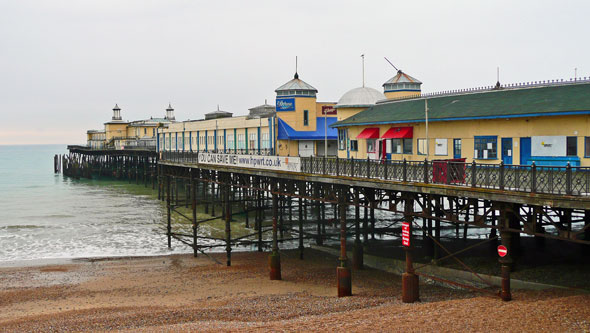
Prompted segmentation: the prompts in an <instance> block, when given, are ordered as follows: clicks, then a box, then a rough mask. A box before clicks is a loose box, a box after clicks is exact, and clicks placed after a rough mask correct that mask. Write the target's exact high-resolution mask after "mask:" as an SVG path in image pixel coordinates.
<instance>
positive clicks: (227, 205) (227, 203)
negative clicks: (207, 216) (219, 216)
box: [222, 174, 231, 266]
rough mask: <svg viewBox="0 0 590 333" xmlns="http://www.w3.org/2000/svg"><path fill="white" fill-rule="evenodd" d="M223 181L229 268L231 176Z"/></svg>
mask: <svg viewBox="0 0 590 333" xmlns="http://www.w3.org/2000/svg"><path fill="white" fill-rule="evenodd" d="M223 180H224V181H225V182H226V183H225V184H224V185H223V193H222V195H223V203H224V204H223V206H224V207H223V208H224V212H225V214H224V215H225V252H226V254H227V266H231V225H230V222H231V206H230V201H229V192H230V185H229V182H230V177H229V174H228V175H227V176H224V177H223Z"/></svg>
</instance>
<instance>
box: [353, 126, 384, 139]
mask: <svg viewBox="0 0 590 333" xmlns="http://www.w3.org/2000/svg"><path fill="white" fill-rule="evenodd" d="M356 138H357V139H379V128H377V127H371V128H365V129H364V130H363V131H362V132H361V134H359V135H357V136H356Z"/></svg>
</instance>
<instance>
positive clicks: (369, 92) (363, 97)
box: [336, 87, 387, 108]
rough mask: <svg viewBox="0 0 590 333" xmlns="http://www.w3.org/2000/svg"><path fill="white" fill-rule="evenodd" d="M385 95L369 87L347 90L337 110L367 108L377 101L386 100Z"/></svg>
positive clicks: (337, 105) (339, 101)
mask: <svg viewBox="0 0 590 333" xmlns="http://www.w3.org/2000/svg"><path fill="white" fill-rule="evenodd" d="M386 98H387V97H385V95H383V93H382V92H380V91H379V90H377V89H373V88H369V87H360V88H354V89H352V90H349V91H348V92H347V93H345V94H344V95H342V97H341V98H340V100H338V104H336V107H337V108H353V107H369V106H372V105H375V103H376V102H377V101H380V100H382V99H386Z"/></svg>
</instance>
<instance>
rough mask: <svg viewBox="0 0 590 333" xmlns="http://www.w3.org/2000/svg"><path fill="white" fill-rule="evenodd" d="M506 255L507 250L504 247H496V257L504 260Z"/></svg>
mask: <svg viewBox="0 0 590 333" xmlns="http://www.w3.org/2000/svg"><path fill="white" fill-rule="evenodd" d="M507 254H508V249H507V248H506V246H504V245H500V246H498V255H499V256H500V257H502V258H504V257H505V256H506V255H507Z"/></svg>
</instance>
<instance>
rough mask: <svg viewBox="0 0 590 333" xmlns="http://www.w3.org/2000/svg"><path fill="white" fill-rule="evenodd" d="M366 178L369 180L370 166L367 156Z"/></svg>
mask: <svg viewBox="0 0 590 333" xmlns="http://www.w3.org/2000/svg"><path fill="white" fill-rule="evenodd" d="M367 178H371V164H370V160H369V156H367Z"/></svg>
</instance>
